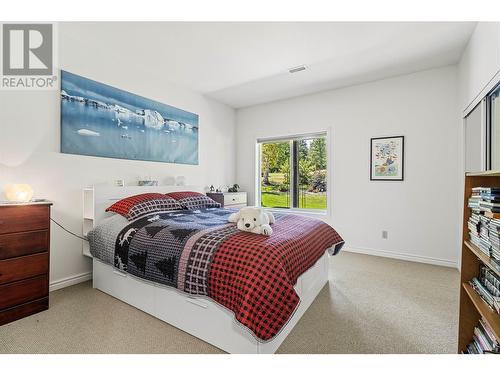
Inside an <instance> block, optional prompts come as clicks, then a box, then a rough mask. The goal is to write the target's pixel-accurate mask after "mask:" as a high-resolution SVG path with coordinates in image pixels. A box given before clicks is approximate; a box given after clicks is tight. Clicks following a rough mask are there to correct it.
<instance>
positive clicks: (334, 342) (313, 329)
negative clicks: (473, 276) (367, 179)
mask: <svg viewBox="0 0 500 375" xmlns="http://www.w3.org/2000/svg"><path fill="white" fill-rule="evenodd" d="M330 261H331V276H330V283H329V285H327V286H325V288H324V289H323V290H322V291H321V293H320V295H319V296H318V298H317V299H316V301H315V302H314V303H313V304H312V305H311V307H310V308H309V310H308V311H307V312H306V314H305V315H304V316H303V317H302V319H301V320H300V321H299V323H298V324H297V326H296V327H295V328H294V330H293V331H292V332H291V333H290V335H289V336H288V337H287V339H286V340H285V342H284V343H283V344H282V345H281V347H280V348H279V350H278V353H455V352H456V345H457V317H458V290H459V289H458V286H459V274H458V272H457V271H456V270H454V269H450V268H444V267H437V266H430V265H424V264H419V263H411V262H405V261H398V260H391V259H386V258H379V257H372V256H367V255H360V254H352V253H341V254H340V255H339V256H336V257H334V258H331V259H330ZM50 298H51V299H50V309H49V310H48V311H44V312H42V313H40V314H36V315H33V316H31V317H28V318H25V319H22V320H19V321H16V322H13V323H10V324H7V325H4V326H2V327H0V353H220V352H221V351H220V350H219V349H217V348H215V347H213V346H211V345H209V344H207V343H205V342H203V341H201V340H199V339H197V338H195V337H193V336H191V335H189V334H187V333H185V332H183V331H180V330H178V329H177V328H175V327H172V326H170V325H168V324H166V323H164V322H162V321H160V320H158V319H156V318H153V317H151V316H149V315H147V314H145V313H143V312H141V311H139V310H137V309H135V308H133V307H131V306H129V305H127V304H125V303H123V302H121V301H118V300H116V299H114V298H113V297H110V296H108V295H106V294H104V293H102V292H99V291H97V290H95V289H92V287H91V283H90V282H87V283H83V284H79V285H75V286H72V287H69V288H66V289H62V290H58V291H56V292H53V293H51V296H50ZM207 324H210V322H207Z"/></svg>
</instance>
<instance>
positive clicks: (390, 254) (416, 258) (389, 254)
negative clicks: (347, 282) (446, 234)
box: [342, 246, 458, 269]
mask: <svg viewBox="0 0 500 375" xmlns="http://www.w3.org/2000/svg"><path fill="white" fill-rule="evenodd" d="M342 251H347V252H351V253H359V254H366V255H374V256H378V257H384V258H393V259H401V260H408V261H410V262H418V263H426V264H433V265H436V266H444V267H451V268H456V269H458V263H457V262H456V261H453V260H447V259H440V258H432V257H427V256H422V255H414V254H405V253H398V252H396V251H387V250H379V249H371V248H367V247H348V246H346V247H344V248H343V249H342Z"/></svg>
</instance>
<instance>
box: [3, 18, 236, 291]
mask: <svg viewBox="0 0 500 375" xmlns="http://www.w3.org/2000/svg"><path fill="white" fill-rule="evenodd" d="M84 25H85V24H81V27H80V28H79V27H78V24H72V25H71V30H68V29H67V28H66V27H65V24H60V26H59V43H60V44H59V62H60V64H59V65H60V67H61V68H62V69H64V70H67V71H70V72H73V73H76V74H79V75H82V76H85V77H88V78H91V79H94V80H96V81H99V82H103V83H106V84H109V85H112V86H115V87H117V88H120V89H123V90H127V91H130V92H133V93H135V94H139V95H142V96H145V97H147V98H151V99H154V100H157V101H160V102H162V103H167V104H170V105H173V106H176V107H178V108H182V109H185V110H187V111H191V112H194V113H197V114H199V116H200V131H199V134H200V139H199V141H200V143H199V160H200V164H199V165H198V166H190V165H181V164H168V163H155V162H143V161H130V160H118V159H106V158H97V157H88V156H78V155H67V154H61V153H59V137H60V121H59V99H58V92H56V91H53V92H34V91H17V92H13V91H0V190H3V187H4V186H5V185H6V184H8V183H15V182H25V183H29V184H31V185H32V186H33V187H34V189H35V191H36V193H35V194H36V196H37V197H39V198H47V199H50V200H53V201H54V206H53V211H52V216H53V217H54V218H55V219H56V220H58V221H59V222H61V223H62V224H64V225H65V226H66V227H67V228H69V229H70V230H72V231H74V232H76V233H81V225H82V219H81V215H82V213H81V210H82V199H81V194H82V193H81V190H82V188H83V187H84V186H87V185H91V184H100V183H108V182H112V181H113V180H116V179H121V178H123V179H125V180H126V182H127V183H129V184H132V183H134V182H135V183H136V182H137V180H138V178H139V177H141V176H145V175H146V176H147V175H151V176H154V177H158V178H160V179H161V180H165V179H167V178H168V177H175V176H177V175H184V176H186V183H187V184H189V185H204V186H206V185H210V184H214V185H215V186H217V185H221V184H230V183H234V181H235V178H234V177H235V173H234V171H235V162H234V152H235V149H234V137H235V134H234V122H235V113H234V110H233V109H231V108H229V107H227V106H225V105H222V104H219V103H217V102H215V101H213V100H209V99H206V98H205V97H203V96H202V95H200V94H198V93H195V92H192V91H189V90H187V89H184V88H181V87H177V86H174V85H172V84H170V83H169V77H168V73H167V72H165V71H148V70H147V68H148V64H147V61H148V59H150V58H154V56H153V55H152V56H145V57H144V67H143V69H142V70H141V69H140V67H131V66H129V65H127V54H128V53H131V51H123V52H121V51H116V60H113V61H109V60H104V59H101V58H100V54H99V51H96V50H93V49H92V48H93V47H92V46H90V45H84V44H82V43H81V42H80V41H79V39H78V36H79V33H84V32H85V26H84ZM69 31H71V32H69ZM103 37H105V36H103ZM145 43H147V41H145ZM153 47H154V48H156V46H152V48H151V50H154V48H153ZM110 48H112V47H110ZM0 199H1V198H0ZM51 241H52V243H51V259H50V262H51V267H50V271H51V275H50V280H51V283H52V284H54V283H57V282H62V281H64V280H67V279H71V278H75V277H78V276H82V277H85V276H86V275H88V272H89V271H90V270H91V266H90V260H89V259H87V258H84V257H83V256H82V255H81V241H80V240H78V239H76V238H74V237H71V236H70V235H68V234H66V233H65V232H63V231H62V230H61V229H59V228H58V227H55V226H54V225H52V238H51ZM62 285H64V284H62Z"/></svg>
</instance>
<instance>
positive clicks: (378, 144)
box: [370, 136, 404, 181]
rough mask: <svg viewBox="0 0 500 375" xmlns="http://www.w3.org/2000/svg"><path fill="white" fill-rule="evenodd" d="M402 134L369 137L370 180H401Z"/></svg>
mask: <svg viewBox="0 0 500 375" xmlns="http://www.w3.org/2000/svg"><path fill="white" fill-rule="evenodd" d="M403 179H404V136H395V137H380V138H371V140H370V180H372V181H378V180H380V181H403Z"/></svg>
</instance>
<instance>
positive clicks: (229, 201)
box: [224, 193, 247, 207]
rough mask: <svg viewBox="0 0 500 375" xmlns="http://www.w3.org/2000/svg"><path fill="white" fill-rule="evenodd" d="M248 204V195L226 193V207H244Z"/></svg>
mask: <svg viewBox="0 0 500 375" xmlns="http://www.w3.org/2000/svg"><path fill="white" fill-rule="evenodd" d="M246 203H247V193H226V194H224V207H225V206H231V205H235V204H238V205H242V204H246Z"/></svg>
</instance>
